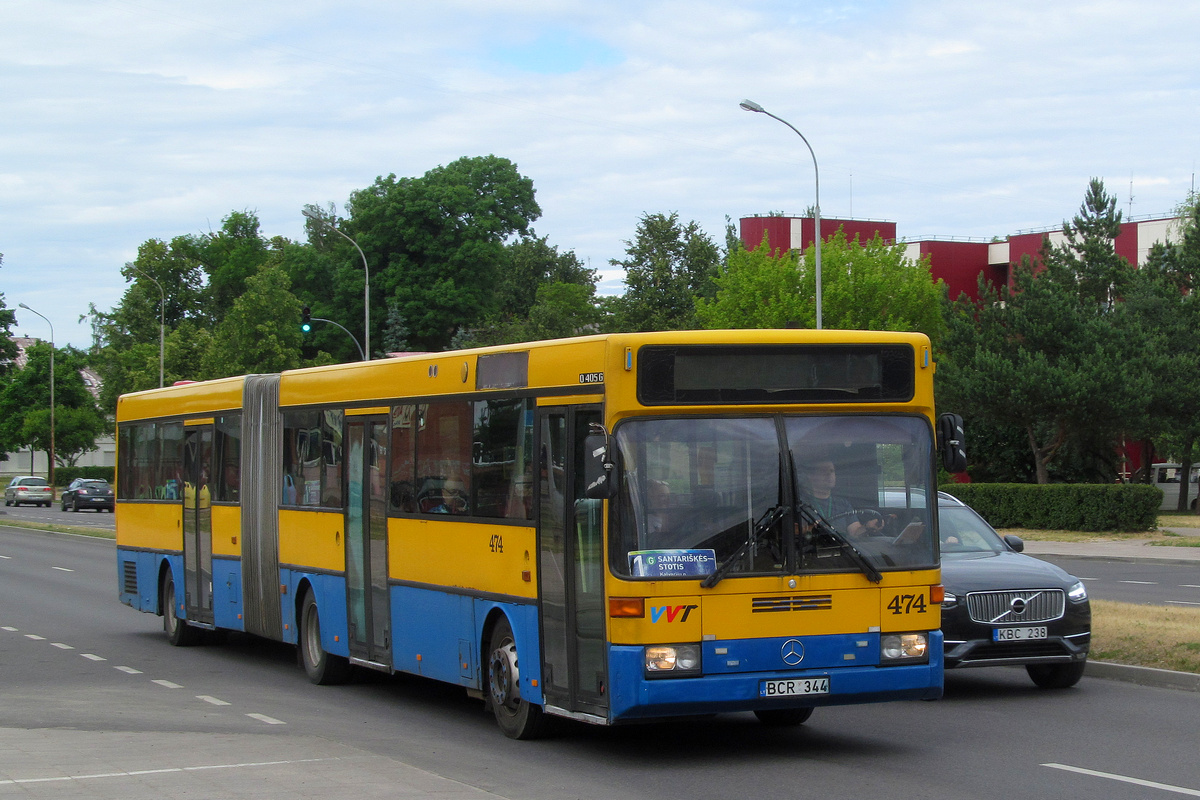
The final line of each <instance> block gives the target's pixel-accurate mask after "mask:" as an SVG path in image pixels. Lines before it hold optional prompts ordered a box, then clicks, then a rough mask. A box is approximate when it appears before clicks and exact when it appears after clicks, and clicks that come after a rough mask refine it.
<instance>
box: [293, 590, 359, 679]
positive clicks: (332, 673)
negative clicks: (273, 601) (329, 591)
mask: <svg viewBox="0 0 1200 800" xmlns="http://www.w3.org/2000/svg"><path fill="white" fill-rule="evenodd" d="M300 609H301V611H300V641H299V645H300V662H301V663H302V664H303V665H304V671H305V672H306V673H307V674H308V679H309V680H310V681H312V682H313V683H315V684H317V685H318V686H332V685H334V684H338V683H345V682H346V679H347V678H349V677H350V661H349V659H347V658H346V657H345V656H335V655H331V654H329V653H327V652H325V648H324V647H323V646H322V645H321V618H320V614H319V613H318V611H317V598H315V597H313V593H312V591H311V590H310V591H308V592H305V593H304V602H303V603H302V604H301V606H300Z"/></svg>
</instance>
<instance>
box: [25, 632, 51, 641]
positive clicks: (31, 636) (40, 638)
mask: <svg viewBox="0 0 1200 800" xmlns="http://www.w3.org/2000/svg"><path fill="white" fill-rule="evenodd" d="M25 638H26V639H33V640H34V641H35V642H44V641H46V637H45V636H38V635H37V634H36V633H27V634H25Z"/></svg>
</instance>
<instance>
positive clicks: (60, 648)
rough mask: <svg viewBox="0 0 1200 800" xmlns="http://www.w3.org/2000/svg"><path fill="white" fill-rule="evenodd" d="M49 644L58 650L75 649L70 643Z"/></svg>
mask: <svg viewBox="0 0 1200 800" xmlns="http://www.w3.org/2000/svg"><path fill="white" fill-rule="evenodd" d="M50 646H51V647H57V648H58V649H59V650H74V649H75V648H74V647H71V645H69V644H63V643H62V642H51V643H50Z"/></svg>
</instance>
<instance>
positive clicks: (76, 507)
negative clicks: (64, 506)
mask: <svg viewBox="0 0 1200 800" xmlns="http://www.w3.org/2000/svg"><path fill="white" fill-rule="evenodd" d="M71 513H73V514H78V513H79V503H78V502H77V501H76V500H75V499H74V498H72V499H71Z"/></svg>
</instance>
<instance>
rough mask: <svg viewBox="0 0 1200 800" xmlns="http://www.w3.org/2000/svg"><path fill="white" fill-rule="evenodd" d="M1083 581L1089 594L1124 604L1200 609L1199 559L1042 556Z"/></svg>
mask: <svg viewBox="0 0 1200 800" xmlns="http://www.w3.org/2000/svg"><path fill="white" fill-rule="evenodd" d="M1039 558H1041V559H1042V560H1044V561H1050V562H1052V563H1054V564H1057V565H1058V566H1060V567H1062V568H1063V569H1065V570H1066V571H1067V572H1069V573H1071V574H1072V575H1074V576H1076V577H1077V578H1079V579H1080V580H1082V581H1083V583H1084V585H1085V586H1086V587H1087V590H1088V595H1089V596H1090V597H1093V598H1100V599H1103V600H1117V601H1120V602H1122V603H1139V604H1143V605H1158V606H1186V607H1193V608H1200V562H1197V563H1193V564H1177V563H1173V562H1170V561H1169V560H1159V561H1150V560H1148V559H1147V560H1144V561H1137V562H1132V561H1106V560H1102V559H1097V558H1069V557H1067V556H1039Z"/></svg>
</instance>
